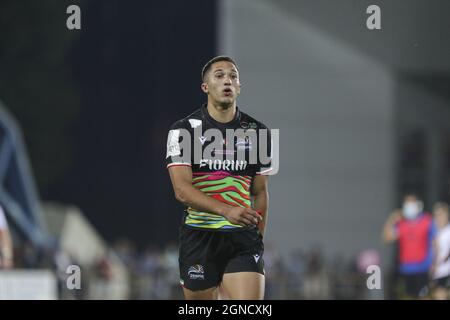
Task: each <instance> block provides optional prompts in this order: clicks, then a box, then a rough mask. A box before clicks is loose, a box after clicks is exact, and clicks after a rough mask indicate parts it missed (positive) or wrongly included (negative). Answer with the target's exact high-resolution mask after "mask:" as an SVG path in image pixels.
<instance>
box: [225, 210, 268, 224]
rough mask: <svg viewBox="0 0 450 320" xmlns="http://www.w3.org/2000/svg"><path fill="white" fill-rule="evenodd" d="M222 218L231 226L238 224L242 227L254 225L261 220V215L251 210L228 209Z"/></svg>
mask: <svg viewBox="0 0 450 320" xmlns="http://www.w3.org/2000/svg"><path fill="white" fill-rule="evenodd" d="M224 217H225V218H226V219H227V220H228V221H230V222H231V223H232V224H238V225H241V226H243V227H245V226H251V225H256V224H258V223H259V221H261V220H262V217H261V215H260V214H259V213H258V212H256V211H255V210H253V209H251V208H243V207H230V208H229V209H228V210H227V211H226V212H225V214H224Z"/></svg>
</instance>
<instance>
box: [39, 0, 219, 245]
mask: <svg viewBox="0 0 450 320" xmlns="http://www.w3.org/2000/svg"><path fill="white" fill-rule="evenodd" d="M81 10H82V30H80V31H72V32H80V35H79V38H78V39H77V41H76V43H75V45H74V47H73V49H72V50H71V52H70V55H69V59H68V63H69V64H70V68H71V72H72V75H73V81H74V85H75V86H76V90H77V92H78V93H79V96H80V101H81V106H82V109H81V111H80V113H79V114H78V116H77V118H76V121H75V125H74V126H73V128H72V130H71V143H73V154H74V158H73V159H72V161H71V163H72V165H71V167H70V169H69V171H68V172H67V174H65V175H64V176H63V177H61V178H60V179H59V180H58V181H57V182H56V183H54V184H53V185H52V186H51V187H50V188H49V189H48V190H46V191H45V192H44V198H47V199H52V200H58V201H60V202H64V203H74V204H76V205H77V206H79V207H80V208H81V209H82V211H83V212H84V213H85V215H86V216H87V218H88V219H89V220H90V221H91V222H92V223H93V224H94V226H95V227H96V228H97V229H98V230H99V231H100V233H101V234H102V235H103V236H104V237H105V238H106V239H107V240H115V239H117V238H118V237H121V236H126V237H128V238H131V239H133V240H134V241H136V242H137V243H138V244H140V245H141V246H142V245H147V244H164V243H166V242H167V241H172V240H175V239H176V235H177V232H178V226H179V225H180V221H181V217H182V206H181V205H179V204H177V203H176V201H175V199H174V197H173V193H172V189H171V185H170V180H169V177H168V174H167V171H166V168H165V164H164V160H165V144H166V136H167V130H168V127H169V126H170V124H171V123H173V122H175V121H176V120H178V119H180V118H182V117H184V116H186V115H188V114H189V113H191V112H192V111H193V110H194V109H195V108H198V107H199V105H200V104H201V103H202V102H203V101H204V99H205V97H204V96H203V94H202V93H201V91H200V87H199V86H200V70H201V68H202V66H203V64H204V63H205V62H206V61H207V60H208V59H209V58H211V57H212V56H213V55H214V54H215V32H216V30H215V19H216V17H215V1H211V0H196V1H195V2H191V1H181V0H180V1H174V0H172V1H125V0H122V1H117V0H102V1H89V2H86V4H85V5H84V7H82V8H81ZM61 107H64V103H62V104H61Z"/></svg>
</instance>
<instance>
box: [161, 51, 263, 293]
mask: <svg viewBox="0 0 450 320" xmlns="http://www.w3.org/2000/svg"><path fill="white" fill-rule="evenodd" d="M201 89H202V91H203V92H204V93H205V94H206V95H207V97H208V101H207V104H206V105H203V106H202V107H201V108H200V109H199V110H197V111H195V112H194V113H192V114H191V115H189V116H188V117H186V118H184V119H182V120H179V121H177V122H175V123H174V124H173V125H172V127H171V130H170V131H169V137H168V141H167V156H166V159H167V167H168V169H169V173H170V178H171V181H172V185H173V189H174V191H175V197H176V199H177V200H178V201H180V202H182V203H183V204H185V205H186V206H187V207H188V208H187V210H186V214H185V217H184V221H183V224H182V226H181V228H180V236H179V240H180V244H179V245H180V248H179V263H180V278H181V280H180V283H181V285H182V286H183V291H184V295H185V298H186V299H217V298H218V288H219V286H220V287H221V290H223V291H224V293H225V295H226V296H227V297H228V298H230V299H263V297H264V268H263V267H264V262H263V258H262V255H263V251H264V246H263V241H262V239H263V235H264V231H265V226H266V221H267V209H268V189H267V176H266V174H267V173H268V172H269V171H270V170H271V167H270V161H264V163H263V162H262V161H261V159H260V157H259V156H258V157H257V159H256V162H255V161H254V158H252V157H251V156H250V154H251V153H252V152H256V151H257V149H258V147H261V146H264V147H266V148H268V149H269V150H270V143H271V142H270V136H269V137H268V139H262V138H260V136H259V133H262V132H264V131H266V132H268V130H267V127H266V126H264V125H263V124H262V123H260V122H259V121H257V120H255V119H253V118H252V117H250V116H248V115H247V114H245V113H244V112H242V111H241V110H240V109H239V108H238V107H237V106H236V98H237V97H238V95H239V94H240V91H241V84H240V81H239V71H238V68H237V65H236V63H235V62H234V60H233V59H232V58H230V57H226V56H218V57H215V58H214V59H212V60H210V61H209V62H208V63H206V65H205V66H204V67H203V70H202V84H201ZM230 130H231V131H232V132H237V131H239V130H240V131H241V132H245V133H248V134H249V135H250V134H251V133H256V134H255V135H254V136H252V137H241V138H239V137H233V138H232V139H229V136H227V134H228V132H230ZM217 134H220V137H219V136H217ZM227 137H228V138H227ZM263 140H264V141H263ZM183 142H187V144H185V145H184V146H185V148H184V149H183ZM264 143H265V145H264ZM195 144H197V149H196V148H195ZM186 146H187V147H189V146H192V148H191V149H190V150H193V151H192V152H191V153H190V155H189V154H188V151H187V149H186ZM258 152H259V150H258ZM243 155H244V157H242V156H243ZM252 159H253V160H252Z"/></svg>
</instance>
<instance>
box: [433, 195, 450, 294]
mask: <svg viewBox="0 0 450 320" xmlns="http://www.w3.org/2000/svg"><path fill="white" fill-rule="evenodd" d="M433 216H434V221H435V223H436V227H437V230H438V231H437V235H436V258H435V265H434V267H433V275H432V276H433V282H432V284H433V285H432V287H433V298H434V299H436V300H447V299H448V297H449V294H448V289H449V285H450V224H449V206H448V204H447V203H445V202H438V203H436V204H435V205H434V207H433Z"/></svg>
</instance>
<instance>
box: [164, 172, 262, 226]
mask: <svg viewBox="0 0 450 320" xmlns="http://www.w3.org/2000/svg"><path fill="white" fill-rule="evenodd" d="M168 170H169V174H170V179H171V181H172V186H173V190H174V192H175V198H176V199H177V200H178V201H180V202H181V203H183V204H184V205H186V206H189V207H192V208H195V209H197V210H200V211H205V212H211V213H215V214H218V215H221V216H223V217H224V218H226V219H227V220H228V221H230V222H231V223H233V224H238V225H241V226H246V225H254V224H257V223H258V221H259V220H260V219H261V217H260V215H259V214H258V213H257V212H256V211H255V210H253V209H251V208H243V207H235V206H230V205H228V204H226V203H223V202H221V201H219V200H216V199H214V198H212V197H210V196H208V195H206V194H205V193H203V192H202V191H200V190H198V189H197V188H195V187H194V186H193V185H192V169H191V168H190V167H189V166H171V167H169V168H168Z"/></svg>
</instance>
